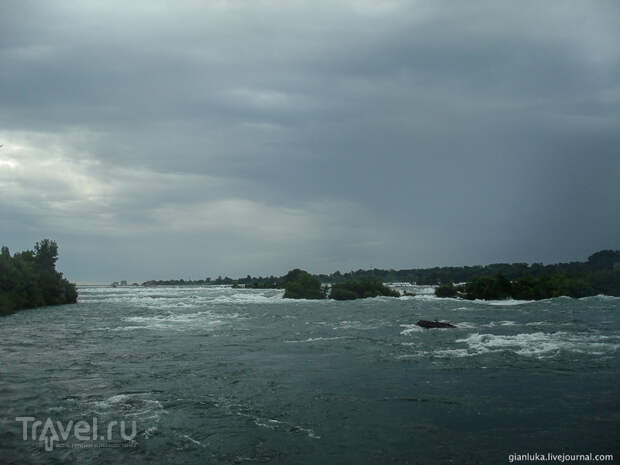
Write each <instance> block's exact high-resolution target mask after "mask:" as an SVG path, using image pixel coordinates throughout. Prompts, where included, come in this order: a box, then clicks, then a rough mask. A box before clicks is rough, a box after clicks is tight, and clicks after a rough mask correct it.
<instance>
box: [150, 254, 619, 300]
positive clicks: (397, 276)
mask: <svg viewBox="0 0 620 465" xmlns="http://www.w3.org/2000/svg"><path fill="white" fill-rule="evenodd" d="M313 276H315V277H316V278H317V279H318V280H319V281H320V282H321V283H325V284H338V283H344V282H348V281H369V280H370V281H375V282H376V281H378V282H382V283H386V282H387V283H389V282H410V283H415V284H421V285H441V284H449V283H465V282H472V281H473V280H474V279H477V278H479V277H482V276H487V277H493V278H494V277H496V276H502V277H504V278H506V279H507V280H509V281H514V280H516V279H518V278H526V277H527V278H528V280H529V281H523V283H531V282H532V280H536V283H537V284H536V285H529V286H525V284H524V287H530V288H538V289H533V290H532V291H531V292H534V293H538V294H545V292H549V291H542V290H541V289H543V288H549V279H550V277H553V276H555V277H558V278H555V282H559V280H560V278H559V277H563V278H562V279H563V280H564V281H566V280H584V281H585V282H587V283H588V285H589V286H590V288H591V289H590V288H587V289H589V290H588V292H594V293H598V294H608V295H620V251H617V250H615V251H614V250H602V251H600V252H596V253H595V254H592V255H591V256H590V257H588V260H587V261H585V262H569V263H556V264H551V265H543V264H542V263H532V264H531V265H528V264H527V263H494V264H491V265H486V266H480V265H479V266H462V267H457V266H449V267H435V268H414V269H406V270H382V269H378V268H375V269H372V270H357V271H350V272H347V273H341V272H340V271H336V272H334V273H331V274H317V275H313ZM286 281H287V278H286V275H285V276H267V277H262V276H259V277H253V276H250V275H247V276H246V277H245V278H239V279H233V278H229V277H224V278H222V277H221V276H219V277H218V278H217V279H211V278H205V279H202V280H183V279H179V280H167V281H147V282H145V283H144V284H143V285H145V286H153V285H168V286H175V285H209V284H217V285H237V286H241V285H243V286H245V287H249V288H256V289H273V288H283V287H284V285H285V283H286ZM571 286H572V287H574V286H576V284H574V285H573V284H571ZM571 286H568V287H569V288H570V287H571ZM566 287H567V286H565V285H562V286H555V287H553V289H555V290H556V291H557V290H559V289H563V288H566ZM520 292H521V291H520ZM524 292H525V291H524ZM528 292H529V291H528Z"/></svg>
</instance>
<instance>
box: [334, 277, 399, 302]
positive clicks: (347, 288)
mask: <svg viewBox="0 0 620 465" xmlns="http://www.w3.org/2000/svg"><path fill="white" fill-rule="evenodd" d="M378 296H387V297H400V294H399V293H398V292H396V291H394V290H392V289H390V288H389V287H387V286H384V285H383V283H382V282H381V281H378V280H376V279H360V280H351V281H345V282H342V283H336V284H334V285H333V286H332V289H331V293H330V295H329V297H330V298H331V299H335V300H353V299H366V298H368V297H378Z"/></svg>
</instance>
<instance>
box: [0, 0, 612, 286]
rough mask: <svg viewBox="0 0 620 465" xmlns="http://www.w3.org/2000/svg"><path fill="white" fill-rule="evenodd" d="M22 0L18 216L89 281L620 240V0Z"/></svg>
mask: <svg viewBox="0 0 620 465" xmlns="http://www.w3.org/2000/svg"><path fill="white" fill-rule="evenodd" d="M205 3H206V2H191V1H189V2H182V4H177V3H170V2H164V1H161V2H157V1H149V2H137V3H135V4H132V5H130V6H127V4H126V3H120V2H114V1H108V2H95V1H80V2H77V1H76V2H45V3H41V2H29V1H9V2H6V3H5V6H4V7H3V10H4V11H3V15H2V17H1V18H0V59H1V60H2V61H1V62H2V66H1V67H0V102H2V104H1V105H0V143H3V144H4V146H3V147H2V148H0V218H1V219H2V221H1V223H0V235H1V238H2V241H1V242H2V243H6V244H7V245H9V246H10V247H11V248H12V249H14V250H19V249H23V248H29V247H31V246H32V243H33V242H34V241H36V240H38V239H40V238H41V237H53V238H56V239H57V240H58V241H59V243H60V246H61V261H60V263H59V265H60V267H61V268H62V269H63V270H65V271H66V274H67V275H68V276H70V277H71V278H73V279H77V280H103V281H105V280H111V279H133V280H140V279H150V278H167V277H186V278H187V277H195V278H198V277H205V276H214V275H217V274H230V275H235V276H237V275H245V274H247V273H251V274H271V273H274V274H279V273H283V272H285V271H286V270H287V269H289V268H291V267H294V266H301V267H305V268H307V269H310V270H312V271H322V272H328V271H333V270H336V269H341V270H347V269H351V268H358V267H370V266H377V267H386V268H389V267H394V268H402V267H415V266H428V265H436V264H476V263H487V262H493V261H532V260H544V261H556V260H571V259H583V258H585V257H586V256H587V255H588V254H589V253H591V252H593V251H595V250H598V249H600V248H620V242H619V241H620V207H619V203H618V202H617V199H618V198H620V182H618V180H619V179H620V155H619V154H618V147H620V127H619V126H620V84H619V83H620V49H619V48H618V47H617V44H618V43H620V7H619V6H618V3H617V2H615V1H609V2H604V1H601V2H596V3H592V2H563V1H557V2H555V1H551V2H544V4H541V3H540V2H527V1H526V2H519V3H515V4H507V3H498V2H494V1H488V2H484V1H479V2H467V3H464V4H458V5H455V4H454V3H453V2H442V1H430V0H429V1H410V2H405V1H389V0H386V1H383V2H376V1H345V2H334V1H329V2H327V1H326V2H320V1H319V2H311V3H308V2H296V1H292V2H291V1H287V2H282V1H253V2H247V1H240V0H228V1H223V0H222V1H212V2H208V3H206V5H205Z"/></svg>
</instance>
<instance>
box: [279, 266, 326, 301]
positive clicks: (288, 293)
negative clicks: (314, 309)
mask: <svg viewBox="0 0 620 465" xmlns="http://www.w3.org/2000/svg"><path fill="white" fill-rule="evenodd" d="M284 298H285V299H324V298H325V292H324V291H323V289H322V288H321V281H319V280H318V278H315V277H314V276H312V275H311V274H310V273H308V272H306V271H304V270H300V269H295V270H291V271H289V272H288V273H287V275H286V276H285V277H284Z"/></svg>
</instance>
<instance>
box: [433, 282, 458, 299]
mask: <svg viewBox="0 0 620 465" xmlns="http://www.w3.org/2000/svg"><path fill="white" fill-rule="evenodd" d="M457 292H458V290H457V288H456V287H455V286H454V284H452V283H450V284H442V285H441V286H439V287H436V288H435V295H436V296H437V297H456V296H457Z"/></svg>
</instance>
